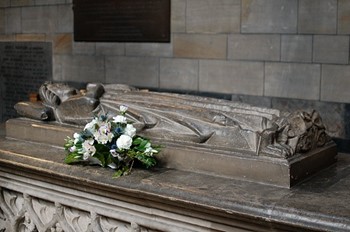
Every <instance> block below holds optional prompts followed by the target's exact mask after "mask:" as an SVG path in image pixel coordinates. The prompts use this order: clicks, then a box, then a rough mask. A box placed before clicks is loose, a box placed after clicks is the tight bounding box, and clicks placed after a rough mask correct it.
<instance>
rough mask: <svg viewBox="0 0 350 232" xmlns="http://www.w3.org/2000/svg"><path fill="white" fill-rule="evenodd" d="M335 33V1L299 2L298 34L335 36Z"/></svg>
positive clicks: (305, 0) (301, 0)
mask: <svg viewBox="0 0 350 232" xmlns="http://www.w3.org/2000/svg"><path fill="white" fill-rule="evenodd" d="M336 31H337V0H300V1H299V17H298V32H299V33H303V34H304V33H305V34H335V33H336Z"/></svg>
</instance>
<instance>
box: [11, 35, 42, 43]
mask: <svg viewBox="0 0 350 232" xmlns="http://www.w3.org/2000/svg"><path fill="white" fill-rule="evenodd" d="M15 38H16V41H28V42H29V41H36V42H38V41H41V42H45V41H46V39H47V38H46V34H16V37H15Z"/></svg>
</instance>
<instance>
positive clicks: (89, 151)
mask: <svg viewBox="0 0 350 232" xmlns="http://www.w3.org/2000/svg"><path fill="white" fill-rule="evenodd" d="M93 144H94V140H93V139H87V140H85V141H84V142H83V144H82V145H83V159H84V160H87V159H89V157H90V156H93V155H94V154H95V152H96V148H95V146H94V145H93Z"/></svg>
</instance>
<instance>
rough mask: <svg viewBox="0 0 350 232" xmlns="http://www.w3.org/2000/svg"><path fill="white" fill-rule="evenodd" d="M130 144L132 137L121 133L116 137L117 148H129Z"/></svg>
mask: <svg viewBox="0 0 350 232" xmlns="http://www.w3.org/2000/svg"><path fill="white" fill-rule="evenodd" d="M131 145H132V138H131V137H130V136H129V135H121V136H120V137H119V138H118V139H117V147H118V148H119V149H129V148H130V147H131Z"/></svg>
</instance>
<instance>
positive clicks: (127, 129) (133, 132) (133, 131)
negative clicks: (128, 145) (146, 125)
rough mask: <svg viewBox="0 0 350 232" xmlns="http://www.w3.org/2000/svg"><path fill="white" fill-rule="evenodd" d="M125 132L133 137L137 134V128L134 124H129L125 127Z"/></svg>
mask: <svg viewBox="0 0 350 232" xmlns="http://www.w3.org/2000/svg"><path fill="white" fill-rule="evenodd" d="M124 134H125V135H129V136H130V137H131V138H133V137H134V136H135V135H136V128H135V127H134V126H133V125H131V124H128V125H126V127H125V131H124Z"/></svg>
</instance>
